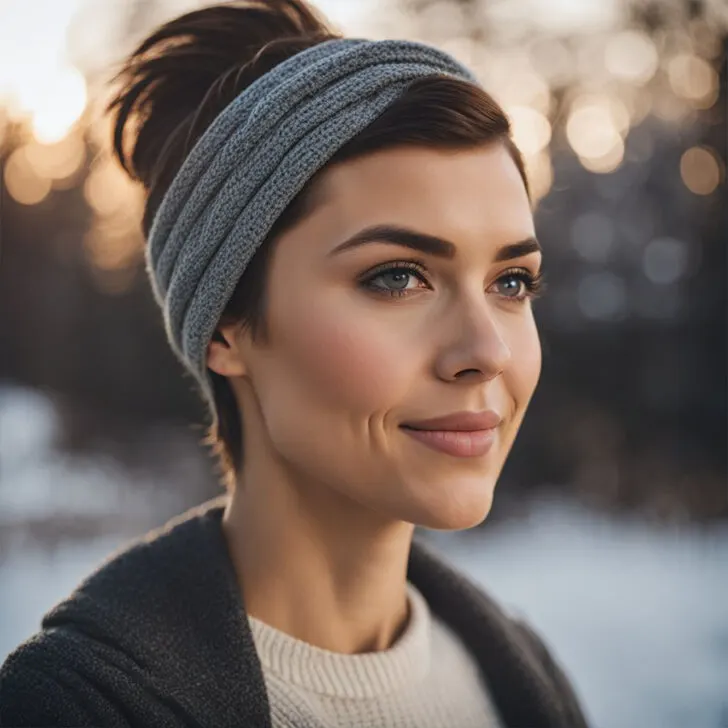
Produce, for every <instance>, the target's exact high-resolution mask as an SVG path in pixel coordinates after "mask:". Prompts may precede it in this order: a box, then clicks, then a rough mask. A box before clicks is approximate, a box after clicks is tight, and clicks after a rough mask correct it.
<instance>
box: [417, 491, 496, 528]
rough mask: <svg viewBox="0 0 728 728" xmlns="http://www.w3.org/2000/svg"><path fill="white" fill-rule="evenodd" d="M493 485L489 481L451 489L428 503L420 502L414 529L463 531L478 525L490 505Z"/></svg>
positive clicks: (483, 518)
mask: <svg viewBox="0 0 728 728" xmlns="http://www.w3.org/2000/svg"><path fill="white" fill-rule="evenodd" d="M493 489H494V488H493V486H492V485H491V484H490V483H489V482H488V481H485V482H484V481H482V480H481V481H479V482H478V483H476V484H475V487H473V484H472V482H471V483H469V484H466V485H463V487H462V488H461V489H458V488H457V487H454V488H451V489H449V490H448V492H442V493H440V494H439V497H437V498H435V499H433V500H432V501H431V502H427V503H420V504H418V505H419V506H420V507H419V508H418V509H417V514H416V520H413V523H414V524H415V525H416V526H422V527H423V528H430V529H433V530H436V531H463V530H466V529H468V528H474V527H475V526H478V525H480V524H481V523H482V522H483V521H484V520H485V519H486V518H487V517H488V514H489V513H490V509H491V507H492V505H493Z"/></svg>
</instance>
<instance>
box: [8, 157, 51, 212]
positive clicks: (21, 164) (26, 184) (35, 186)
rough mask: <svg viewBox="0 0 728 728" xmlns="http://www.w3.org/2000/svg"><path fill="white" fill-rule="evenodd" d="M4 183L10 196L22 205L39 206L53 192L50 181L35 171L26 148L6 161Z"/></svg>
mask: <svg viewBox="0 0 728 728" xmlns="http://www.w3.org/2000/svg"><path fill="white" fill-rule="evenodd" d="M4 181H5V187H6V188H7V191H8V193H9V194H10V196H11V197H12V198H13V199H14V200H15V201H16V202H19V203H20V204H21V205H37V204H38V203H39V202H42V201H43V200H44V199H45V198H46V197H47V196H48V193H49V192H50V191H51V181H50V179H48V178H47V177H43V176H41V175H39V174H38V173H37V172H36V171H35V170H34V169H33V165H32V164H31V163H30V161H29V160H28V154H27V150H26V148H25V147H19V148H18V149H16V150H15V151H14V152H13V153H12V154H11V155H10V156H9V157H8V159H7V160H6V162H5V169H4Z"/></svg>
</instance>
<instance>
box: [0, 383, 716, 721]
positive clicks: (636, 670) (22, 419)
mask: <svg viewBox="0 0 728 728" xmlns="http://www.w3.org/2000/svg"><path fill="white" fill-rule="evenodd" d="M11 392H12V393H9V392H8V391H7V390H5V391H3V390H0V461H2V469H1V470H0V533H1V532H2V529H3V528H5V529H8V528H10V527H11V524H12V523H17V522H18V520H20V519H23V518H27V517H32V518H38V517H39V516H43V515H44V514H45V515H51V514H62V515H66V516H68V515H71V514H73V513H81V514H84V515H86V516H89V515H93V516H99V517H103V516H106V515H108V513H109V512H112V513H115V514H118V513H119V510H120V509H122V510H124V511H125V512H126V513H127V514H131V515H132V518H131V520H127V521H126V522H127V523H138V524H140V527H142V526H141V524H145V523H146V521H145V520H143V518H142V516H141V514H140V511H139V510H138V507H139V504H138V502H137V500H135V498H134V497H131V496H124V495H122V493H123V492H124V490H125V489H124V473H123V469H122V468H120V467H119V466H113V467H112V466H111V465H110V464H108V463H106V464H101V465H100V464H99V463H94V462H92V461H89V460H85V461H81V460H74V459H71V458H67V457H66V458H61V457H60V456H59V455H58V454H57V453H54V452H53V451H52V448H50V447H49V443H50V442H52V433H53V427H54V424H53V417H54V415H53V411H52V408H50V407H48V406H47V403H45V402H44V400H43V399H42V397H38V396H37V395H33V394H31V393H25V392H21V391H18V390H12V391H11ZM126 490H128V489H126ZM496 497H497V496H496ZM146 503H147V506H148V503H149V500H148V496H147V499H146ZM168 508H169V503H166V504H165V509H168ZM145 518H148V515H146V516H145ZM135 519H136V520H135ZM143 528H146V525H144V526H143ZM135 535H137V534H136V533H133V532H132V531H129V532H124V531H123V529H122V530H119V531H117V532H114V534H112V535H106V536H103V537H95V538H93V539H91V540H83V541H80V540H73V541H72V540H68V541H60V542H59V543H57V544H56V545H55V547H54V548H53V549H52V550H49V549H48V548H44V547H41V546H38V545H34V544H33V543H32V541H26V540H23V541H22V543H21V544H20V545H19V546H15V547H13V548H9V549H6V551H5V553H0V661H2V660H3V659H4V657H5V656H6V655H7V654H8V653H9V652H10V651H11V650H12V649H13V648H14V647H15V646H16V645H17V644H18V643H19V642H21V641H22V640H24V639H25V638H27V637H28V636H30V635H31V634H32V633H33V632H34V631H35V630H36V629H37V627H38V624H39V621H40V618H41V616H42V614H43V613H44V612H45V611H47V610H48V609H49V608H50V607H51V606H52V605H53V604H54V603H55V602H56V601H58V600H59V599H61V598H62V597H64V596H65V595H66V594H68V593H69V592H70V591H71V590H72V589H73V587H74V586H75V585H76V584H77V583H78V582H79V581H80V580H81V579H82V578H83V577H84V576H85V575H86V574H87V573H88V572H89V571H91V570H92V569H93V568H94V567H95V566H97V565H98V563H99V562H100V561H101V560H103V559H104V558H105V557H106V556H108V555H109V554H110V553H111V552H112V551H114V550H115V549H116V548H117V547H119V546H121V545H122V544H123V543H124V542H125V541H127V540H128V539H130V538H132V537H133V536H135ZM428 535H429V536H430V537H431V538H432V540H433V543H434V544H435V545H436V547H437V548H438V549H439V550H440V551H441V552H443V553H444V554H446V555H447V556H448V557H449V558H450V560H451V561H452V562H453V563H455V564H456V565H457V566H459V567H460V568H461V569H462V570H464V571H465V572H466V573H468V574H469V575H470V576H471V577H473V578H474V579H475V580H476V581H478V582H479V583H481V584H483V585H484V586H485V587H486V588H487V589H488V590H489V591H490V592H491V593H492V594H494V595H495V596H496V597H498V598H499V599H500V600H501V601H502V602H503V603H504V604H506V605H507V606H508V607H509V608H511V609H512V610H515V611H517V612H519V613H520V614H521V615H523V616H525V617H526V618H528V619H529V620H530V621H531V623H532V624H533V625H534V626H535V627H536V628H537V629H538V631H539V632H540V633H541V635H542V636H543V637H544V638H545V640H546V641H547V643H548V644H549V645H550V646H551V647H552V649H553V651H554V652H555V654H556V655H557V657H558V659H559V660H560V662H561V663H562V664H563V666H564V667H565V669H566V671H567V672H568V674H569V675H570V676H571V678H572V680H573V681H574V683H575V685H576V688H577V691H578V692H579V693H580V695H581V697H582V700H583V703H584V705H585V707H586V709H587V712H588V714H589V716H590V718H591V719H592V722H593V725H594V726H595V727H598V728H632V727H634V728H721V727H723V728H726V727H727V726H728V529H725V528H723V529H717V530H711V531H708V530H705V529H700V530H699V529H688V528H685V527H682V528H680V529H665V528H657V527H653V526H649V525H647V524H645V523H644V522H641V521H638V520H633V521H628V520H619V521H615V520H610V519H607V518H604V517H600V516H596V515H594V514H592V513H589V512H587V511H585V510H583V509H581V508H579V507H576V506H574V505H573V504H570V503H566V502H559V501H553V500H544V501H540V502H534V503H533V505H532V508H531V511H530V515H529V516H528V517H527V518H524V519H521V520H518V521H515V520H514V521H503V522H498V523H493V525H492V526H491V527H487V526H486V528H485V529H484V530H483V531H482V532H479V533H477V534H473V533H455V534H447V533H431V534H428ZM0 543H2V540H0Z"/></svg>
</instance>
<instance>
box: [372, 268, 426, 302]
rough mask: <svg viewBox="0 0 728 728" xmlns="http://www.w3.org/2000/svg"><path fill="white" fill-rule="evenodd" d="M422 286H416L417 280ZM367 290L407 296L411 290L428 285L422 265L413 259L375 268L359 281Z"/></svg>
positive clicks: (394, 295)
mask: <svg viewBox="0 0 728 728" xmlns="http://www.w3.org/2000/svg"><path fill="white" fill-rule="evenodd" d="M418 281H419V282H421V283H423V284H424V286H418V285H417V282H418ZM361 285H362V286H364V287H365V288H366V289H367V290H369V291H373V292H374V293H379V294H383V295H386V296H393V297H402V296H408V295H409V294H410V293H411V292H412V291H414V290H417V289H418V288H422V287H426V288H427V287H429V285H428V283H427V279H426V278H425V274H424V269H423V267H422V266H421V265H420V264H418V263H415V262H414V261H398V262H397V263H387V264H384V265H383V266H380V267H379V268H377V269H375V270H374V272H373V273H370V274H368V275H367V276H366V278H365V279H363V280H362V281H361Z"/></svg>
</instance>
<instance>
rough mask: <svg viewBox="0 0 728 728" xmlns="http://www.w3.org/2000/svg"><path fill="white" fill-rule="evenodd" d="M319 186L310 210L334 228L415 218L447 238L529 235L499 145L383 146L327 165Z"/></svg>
mask: <svg viewBox="0 0 728 728" xmlns="http://www.w3.org/2000/svg"><path fill="white" fill-rule="evenodd" d="M319 185H320V188H319V190H318V195H317V197H318V200H317V212H318V213H320V214H321V215H322V216H324V217H325V219H326V222H327V223H328V225H327V226H330V227H331V228H333V229H335V230H336V231H337V233H340V234H347V233H348V234H352V233H354V232H356V229H358V228H359V227H361V226H363V225H365V224H369V223H371V222H372V221H380V220H386V222H388V223H409V224H413V223H416V224H417V227H418V228H423V227H425V228H427V230H428V232H431V233H433V234H437V233H442V235H443V237H449V238H450V239H458V237H462V238H464V239H467V238H472V237H480V238H481V239H482V236H487V237H489V238H493V239H497V240H503V241H511V240H519V239H521V238H524V237H527V236H529V235H533V216H532V212H531V205H530V201H529V199H528V195H527V193H526V189H525V185H524V183H523V180H522V178H521V175H520V173H519V171H518V167H517V166H516V163H515V162H514V160H513V158H512V157H511V156H510V154H509V152H508V151H507V150H506V148H505V147H504V146H503V145H502V144H499V143H494V144H490V145H487V146H481V147H475V148H471V149H458V150H441V149H431V148H425V147H399V148H394V149H387V150H382V151H379V152H375V153H372V154H369V155H367V156H364V157H360V158H357V159H353V160H349V161H346V162H342V163H340V164H336V165H333V166H332V167H331V168H329V169H327V170H326V171H325V172H324V173H323V174H322V176H321V178H320V180H319ZM322 222H323V220H322Z"/></svg>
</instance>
